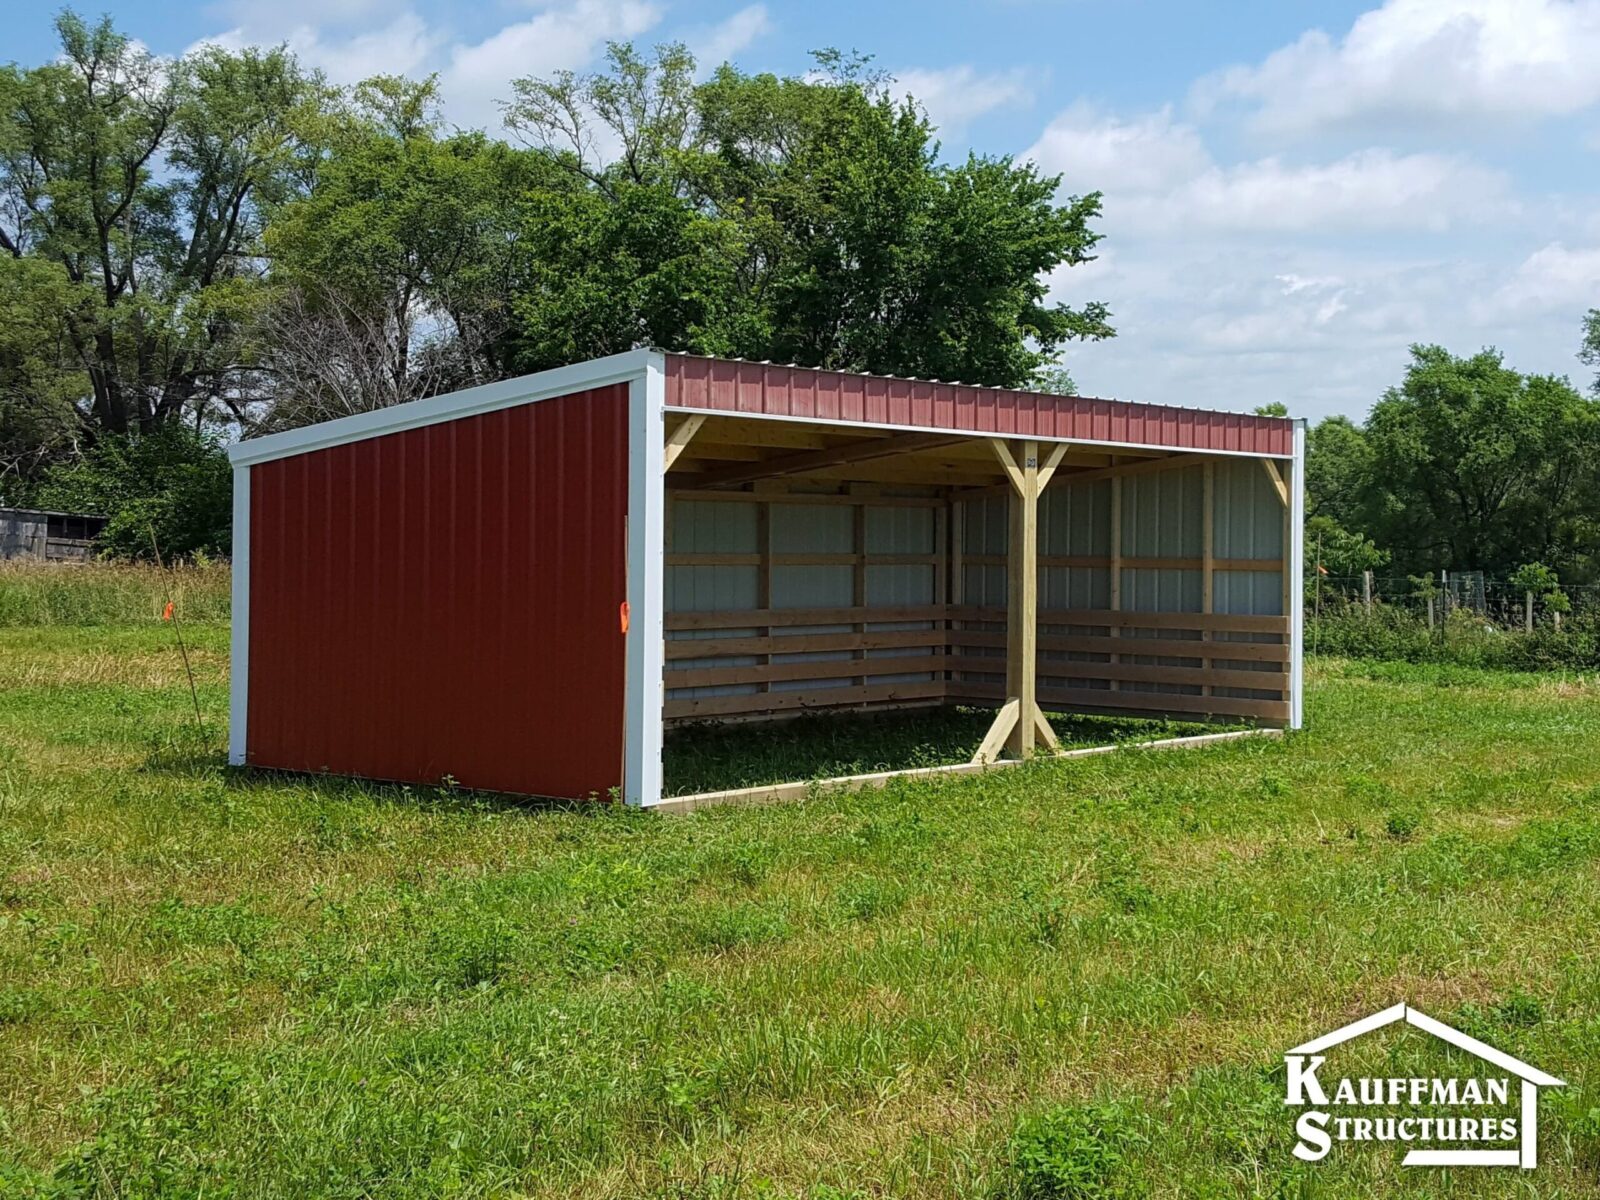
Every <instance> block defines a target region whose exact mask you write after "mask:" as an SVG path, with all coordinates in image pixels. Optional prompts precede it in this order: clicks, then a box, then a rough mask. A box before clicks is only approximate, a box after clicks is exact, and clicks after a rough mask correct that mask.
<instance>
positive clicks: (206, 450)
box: [39, 425, 233, 558]
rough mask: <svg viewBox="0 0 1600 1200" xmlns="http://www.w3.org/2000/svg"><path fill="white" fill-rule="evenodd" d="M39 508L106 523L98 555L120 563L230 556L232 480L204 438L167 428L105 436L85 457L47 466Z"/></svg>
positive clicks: (219, 452)
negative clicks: (97, 516) (157, 552)
mask: <svg viewBox="0 0 1600 1200" xmlns="http://www.w3.org/2000/svg"><path fill="white" fill-rule="evenodd" d="M39 502H40V503H41V504H43V505H46V506H47V507H50V508H58V509H63V510H66V511H68V512H90V513H101V514H104V515H105V516H106V517H108V518H110V519H109V520H108V521H107V523H106V527H105V530H104V531H103V532H102V533H101V535H100V538H99V545H100V548H101V549H102V551H104V552H106V553H108V554H111V555H114V556H116V557H122V558H149V557H151V556H152V549H151V535H152V533H153V534H154V536H155V538H156V539H157V541H158V542H159V543H160V546H161V553H162V556H163V557H170V558H179V557H191V556H193V555H195V554H211V555H215V554H226V553H228V552H229V550H230V548H231V542H232V538H231V533H230V530H231V524H230V522H231V516H232V511H233V472H232V470H231V469H230V467H229V465H228V456H227V453H226V452H225V451H224V450H223V449H222V448H221V447H220V446H219V445H218V444H217V443H216V441H215V440H214V438H213V437H212V436H211V435H208V434H198V433H196V432H195V431H194V430H192V429H190V428H188V427H186V426H182V425H168V426H165V427H163V428H161V429H158V430H155V431H153V432H151V433H146V434H115V433H114V434H106V435H104V436H102V437H101V438H99V439H98V440H96V442H95V443H94V444H93V445H92V446H90V447H89V448H87V449H86V450H85V451H84V453H83V454H81V455H79V456H78V457H76V458H74V459H72V460H71V461H69V462H63V463H57V464H55V465H54V466H52V467H51V468H50V469H49V470H48V472H47V473H46V475H45V478H44V480H43V481H42V482H41V484H40V486H39Z"/></svg>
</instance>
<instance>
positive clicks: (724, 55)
mask: <svg viewBox="0 0 1600 1200" xmlns="http://www.w3.org/2000/svg"><path fill="white" fill-rule="evenodd" d="M771 32H772V17H771V15H770V14H769V13H768V12H767V6H766V5H765V4H752V5H750V6H749V7H747V8H741V9H740V10H739V11H738V12H736V13H734V14H733V15H732V16H731V17H729V18H728V19H727V20H726V21H723V22H722V23H721V24H719V25H714V26H712V27H711V28H710V29H707V30H703V31H701V32H700V33H698V34H691V35H690V36H689V37H688V38H687V39H686V40H687V42H688V45H689V49H690V50H691V51H693V52H694V59H695V62H696V63H697V64H698V65H699V67H700V69H701V70H702V71H714V70H716V69H717V68H718V67H720V66H721V65H722V64H723V63H725V62H728V61H730V60H731V59H732V58H733V57H734V56H735V55H737V54H738V53H739V52H740V51H742V50H747V49H749V47H751V46H753V45H754V44H755V43H756V42H757V41H758V40H759V39H760V38H763V37H765V36H766V35H767V34H769V33H771Z"/></svg>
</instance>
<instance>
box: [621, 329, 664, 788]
mask: <svg viewBox="0 0 1600 1200" xmlns="http://www.w3.org/2000/svg"><path fill="white" fill-rule="evenodd" d="M666 398H667V376H666V359H665V357H664V356H663V355H661V354H659V353H652V354H650V355H649V357H648V359H647V360H646V361H645V362H644V363H642V364H641V370H640V371H639V372H638V374H636V375H635V376H634V378H633V380H632V382H631V384H630V386H629V389H628V399H629V404H628V411H629V421H628V640H627V649H626V654H627V668H626V669H627V692H626V694H627V699H626V702H625V703H626V709H625V716H624V721H623V738H624V746H623V767H622V796H623V799H624V800H625V801H626V802H627V803H628V804H630V805H634V806H636V807H644V806H649V805H654V804H657V803H659V802H660V800H661V744H662V702H663V700H664V698H665V690H664V686H663V683H662V670H663V669H664V667H665V662H664V659H665V654H666V651H665V647H664V641H665V638H666V629H665V623H666V622H665V616H664V611H663V610H664V609H665V607H666V566H665V564H666V542H665V530H666V515H665V514H666V480H665V473H666V472H665V466H664V461H665V452H666V450H665V448H666Z"/></svg>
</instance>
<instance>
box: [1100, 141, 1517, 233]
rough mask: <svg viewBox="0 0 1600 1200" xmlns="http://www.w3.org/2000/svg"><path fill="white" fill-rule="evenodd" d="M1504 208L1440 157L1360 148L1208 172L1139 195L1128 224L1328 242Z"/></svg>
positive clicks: (1488, 180) (1503, 192) (1503, 193)
mask: <svg viewBox="0 0 1600 1200" xmlns="http://www.w3.org/2000/svg"><path fill="white" fill-rule="evenodd" d="M1510 203H1511V201H1510V196H1509V188H1508V185H1507V182H1506V180H1505V178H1504V177H1503V176H1501V175H1499V174H1498V173H1496V172H1493V171H1489V170H1487V169H1485V168H1483V167H1479V166H1476V165H1474V164H1473V163H1471V162H1468V161H1466V160H1463V159H1460V158H1457V157H1454V156H1451V155H1442V154H1395V153H1394V152H1392V151H1389V150H1363V151H1361V152H1359V153H1356V154H1351V155H1347V156H1345V157H1343V158H1340V159H1337V160H1335V161H1333V162H1328V163H1313V164H1310V165H1306V166H1294V165H1290V164H1287V163H1284V162H1282V161H1280V160H1279V159H1276V158H1264V159H1260V160H1259V161H1256V162H1247V163H1241V164H1239V165H1238V166H1234V167H1227V168H1223V167H1212V168H1210V169H1208V170H1207V171H1205V172H1204V173H1202V174H1200V175H1198V176H1196V177H1195V178H1194V179H1191V180H1189V181H1188V182H1187V183H1185V184H1183V185H1181V186H1180V187H1178V188H1176V189H1175V190H1173V191H1172V192H1170V193H1167V194H1165V195H1158V196H1146V197H1139V198H1137V199H1136V200H1135V201H1133V202H1132V203H1131V204H1130V205H1129V211H1128V215H1129V217H1130V219H1132V220H1135V221H1138V222H1139V223H1140V224H1141V225H1143V226H1145V227H1147V228H1165V229H1170V230H1172V231H1174V232H1178V231H1181V230H1182V229H1184V228H1186V227H1193V226H1197V225H1198V226H1202V227H1205V228H1209V229H1234V230H1239V231H1241V232H1251V231H1254V232H1266V231H1275V232H1282V233H1315V234H1327V233H1335V232H1353V231H1384V230H1418V231H1425V232H1432V233H1442V232H1444V231H1446V230H1448V229H1451V228H1454V227H1456V226H1459V225H1463V224H1471V223H1474V222H1477V221H1483V220H1487V219H1489V218H1490V217H1493V216H1494V215H1496V214H1497V213H1500V212H1503V211H1504V210H1505V209H1506V207H1507V206H1508V205H1509V204H1510Z"/></svg>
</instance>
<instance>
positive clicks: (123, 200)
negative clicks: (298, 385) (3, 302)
mask: <svg viewBox="0 0 1600 1200" xmlns="http://www.w3.org/2000/svg"><path fill="white" fill-rule="evenodd" d="M56 28H57V31H58V33H59V34H60V38H61V47H62V53H61V56H60V57H59V58H57V59H56V60H55V61H52V62H50V63H47V64H45V65H43V66H39V67H33V68H26V69H24V68H19V67H17V66H15V65H12V66H8V67H4V68H0V251H3V252H5V253H7V254H10V255H11V256H12V257H14V258H19V259H21V258H30V259H37V260H39V261H42V262H45V263H49V264H51V265H52V266H53V267H55V268H57V269H58V270H59V271H60V272H61V274H62V275H63V276H64V277H65V280H66V283H67V285H69V287H70V289H71V291H70V296H68V297H66V300H67V302H66V303H60V300H61V297H60V295H59V289H46V290H42V291H41V293H40V295H41V301H40V304H39V306H38V310H37V313H36V316H37V319H38V321H39V323H40V324H41V325H43V326H46V327H48V328H49V329H50V330H51V331H52V332H51V336H52V337H55V338H56V339H57V340H58V343H59V345H60V346H61V347H62V349H63V354H62V357H61V359H60V361H59V363H58V367H59V369H60V370H62V371H64V372H80V371H81V372H82V373H83V375H84V376H85V377H86V380H87V384H88V387H87V390H86V394H85V396H84V398H83V400H82V402H81V403H80V404H79V405H78V406H77V407H78V415H79V418H80V421H81V424H82V426H83V428H84V431H85V433H86V434H87V435H88V436H89V437H90V438H91V439H92V438H93V437H95V436H98V435H100V434H103V433H110V434H124V433H129V432H137V433H150V432H152V431H154V430H156V429H159V428H162V427H164V426H165V425H167V424H169V423H172V422H175V421H180V420H184V419H186V418H189V419H192V420H194V421H195V422H196V423H202V422H203V421H204V420H205V418H206V417H207V416H208V415H210V413H211V412H212V411H213V409H214V406H216V405H219V404H221V405H227V406H229V407H230V408H235V407H236V406H237V404H238V403H239V396H240V395H241V392H242V391H243V390H245V388H246V387H247V377H248V368H247V363H248V357H249V356H248V351H247V348H246V346H245V345H244V334H243V330H244V329H245V326H246V323H247V322H246V320H245V316H246V314H247V313H248V311H249V309H250V307H251V305H252V303H253V302H254V297H255V293H254V289H253V286H252V285H254V284H257V283H258V282H259V276H260V271H261V268H260V263H259V260H258V257H257V255H258V251H259V233H260V229H261V215H262V212H263V209H264V207H265V206H267V205H269V204H270V203H272V202H273V201H275V200H276V199H277V198H279V197H280V196H282V195H283V194H285V193H287V192H289V191H291V190H292V189H293V188H294V187H295V186H296V183H297V181H298V180H299V179H300V178H302V176H303V172H304V170H305V168H306V166H307V159H308V156H309V153H310V152H309V150H308V148H307V147H306V146H304V145H303V144H302V142H301V140H300V139H299V138H298V137H297V136H296V133H295V129H296V120H295V114H296V111H297V110H298V109H300V108H302V107H303V106H306V105H315V104H316V103H317V102H318V98H319V94H320V89H319V87H318V86H317V84H316V81H315V80H314V79H311V78H309V77H307V76H306V75H305V74H304V73H303V72H302V71H301V70H300V69H299V68H298V67H297V66H296V64H295V62H294V59H293V58H292V57H291V56H290V55H289V54H288V53H287V52H285V51H283V50H271V51H260V50H253V49H252V50H244V51H241V52H238V53H232V52H228V51H224V50H221V49H218V48H215V47H209V48H206V49H203V50H200V51H197V52H196V53H194V54H192V55H190V56H188V57H186V58H184V59H182V60H179V61H176V62H173V61H167V60H160V59H157V58H155V57H153V56H152V55H150V54H148V53H147V52H146V51H144V50H143V49H142V48H141V47H139V46H138V45H137V44H136V43H135V42H133V41H131V40H130V39H129V38H128V37H127V36H125V35H124V34H122V33H120V32H118V31H117V30H116V29H115V28H114V27H113V26H112V24H111V22H110V20H109V18H106V19H102V20H101V21H100V22H99V23H98V24H94V25H90V24H88V23H86V22H85V21H84V20H83V19H82V18H80V17H79V16H77V15H76V14H75V13H73V12H71V11H70V10H69V11H67V12H64V13H63V14H62V15H61V16H60V17H59V18H58V19H57V22H56Z"/></svg>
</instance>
